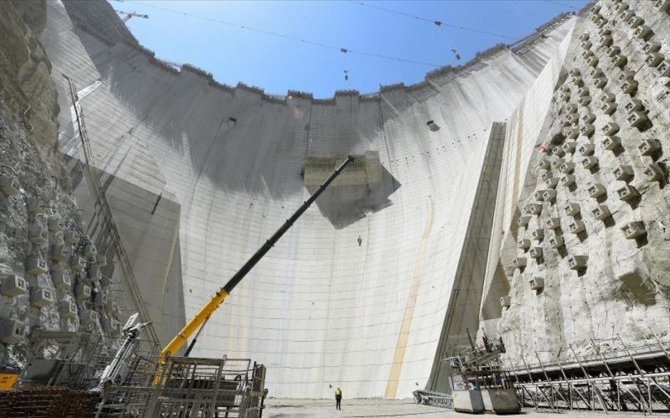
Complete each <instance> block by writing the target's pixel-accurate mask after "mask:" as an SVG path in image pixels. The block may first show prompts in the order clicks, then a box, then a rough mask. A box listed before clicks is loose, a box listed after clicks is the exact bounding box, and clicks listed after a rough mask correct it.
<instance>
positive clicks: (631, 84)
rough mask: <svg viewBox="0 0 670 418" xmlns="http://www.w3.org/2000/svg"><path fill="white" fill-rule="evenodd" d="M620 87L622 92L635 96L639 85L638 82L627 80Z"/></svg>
mask: <svg viewBox="0 0 670 418" xmlns="http://www.w3.org/2000/svg"><path fill="white" fill-rule="evenodd" d="M620 86H621V91H622V92H624V93H626V94H631V95H633V94H635V93H636V92H637V86H638V83H637V81H636V80H626V81H624V82H622V83H621V85H620Z"/></svg>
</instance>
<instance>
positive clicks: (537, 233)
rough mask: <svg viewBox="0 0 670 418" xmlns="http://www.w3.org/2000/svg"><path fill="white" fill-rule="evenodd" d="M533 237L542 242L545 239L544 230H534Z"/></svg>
mask: <svg viewBox="0 0 670 418" xmlns="http://www.w3.org/2000/svg"><path fill="white" fill-rule="evenodd" d="M531 236H532V237H533V239H535V240H538V241H542V240H543V239H544V229H542V228H537V229H536V230H534V231H533V232H532V233H531Z"/></svg>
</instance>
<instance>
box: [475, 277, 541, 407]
mask: <svg viewBox="0 0 670 418" xmlns="http://www.w3.org/2000/svg"><path fill="white" fill-rule="evenodd" d="M540 280H542V279H540ZM543 286H544V284H543ZM538 290H539V289H538ZM482 401H483V403H484V409H485V410H486V411H491V412H493V413H496V414H516V413H518V412H520V411H521V407H520V404H519V399H518V397H517V395H516V391H515V390H514V389H482Z"/></svg>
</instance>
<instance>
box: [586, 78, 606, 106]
mask: <svg viewBox="0 0 670 418" xmlns="http://www.w3.org/2000/svg"><path fill="white" fill-rule="evenodd" d="M607 83H608V80H607V78H606V77H598V78H595V79H593V85H594V86H595V87H596V88H597V89H600V90H602V89H603V88H604V87H605V86H606V85H607ZM589 102H590V100H589Z"/></svg>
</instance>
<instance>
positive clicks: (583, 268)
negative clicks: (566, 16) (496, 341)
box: [482, 0, 670, 366]
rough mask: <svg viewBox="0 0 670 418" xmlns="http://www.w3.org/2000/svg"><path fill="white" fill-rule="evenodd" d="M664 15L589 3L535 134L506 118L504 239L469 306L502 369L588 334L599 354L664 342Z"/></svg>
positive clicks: (668, 9) (653, 9) (669, 79)
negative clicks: (478, 309)
mask: <svg viewBox="0 0 670 418" xmlns="http://www.w3.org/2000/svg"><path fill="white" fill-rule="evenodd" d="M668 13H670V3H669V2H667V1H658V2H654V1H644V2H633V1H631V2H625V1H612V0H602V1H600V2H598V3H596V5H595V6H593V7H592V8H591V9H590V10H589V11H588V12H587V13H585V14H584V16H583V18H582V19H581V20H580V22H578V24H577V26H576V28H575V36H574V38H573V41H572V45H571V49H570V55H569V57H568V58H567V59H566V61H565V66H564V67H563V69H562V76H561V78H560V80H559V83H558V84H557V85H556V86H555V87H556V88H555V91H554V94H553V98H552V101H551V105H550V108H549V111H548V114H547V115H546V118H544V119H540V120H544V123H543V124H540V125H537V126H538V127H540V126H541V130H539V131H538V130H537V129H535V130H533V129H530V130H528V129H525V128H524V126H523V125H524V123H533V122H532V120H533V119H532V118H529V116H532V115H531V114H532V111H531V112H530V114H529V112H528V111H527V109H526V110H525V111H524V109H520V110H519V111H517V112H516V113H515V115H514V117H513V118H512V119H511V121H510V123H511V129H510V132H516V135H515V136H513V137H511V138H508V140H511V141H509V143H508V146H509V147H510V152H511V153H512V154H513V157H511V158H508V161H507V165H508V168H507V173H509V176H510V180H511V181H509V182H508V184H507V189H508V190H507V191H506V192H505V193H503V195H504V196H506V197H505V198H504V199H503V200H502V201H500V202H499V207H498V209H497V213H498V215H497V216H498V217H499V222H498V230H499V231H504V233H505V236H504V238H503V240H502V242H501V243H499V244H496V246H497V254H498V255H497V256H496V257H495V258H494V260H498V261H497V262H495V261H494V262H490V263H489V271H488V274H487V276H489V285H488V289H487V291H486V295H485V298H484V301H483V305H482V313H483V315H482V319H483V320H484V321H483V327H482V328H485V329H486V332H487V334H488V336H489V337H492V336H500V337H502V339H503V341H504V343H505V347H506V349H507V354H506V362H508V363H507V365H509V364H510V363H511V364H513V365H515V366H522V365H523V363H522V361H523V360H525V361H526V362H527V363H528V364H529V365H533V364H537V363H539V360H537V357H536V353H537V355H538V356H539V358H540V359H541V361H542V362H544V363H545V364H546V363H553V362H555V361H556V359H557V358H560V359H561V360H563V361H566V360H573V358H572V356H573V353H572V351H571V350H569V347H570V346H572V347H573V348H574V349H575V352H576V353H577V354H583V355H593V354H595V352H594V348H593V345H592V343H591V341H590V339H591V338H592V339H594V341H595V343H596V345H598V346H600V347H601V348H600V349H601V350H602V351H603V353H604V354H607V353H608V352H609V351H620V350H621V349H622V344H626V346H628V347H629V348H631V347H632V348H635V347H641V349H643V350H644V349H645V348H644V346H645V344H648V343H650V342H654V343H655V338H656V337H655V336H654V334H656V336H658V337H659V338H661V339H664V340H666V341H667V340H668V339H670V274H669V272H670V260H669V259H668V254H670V194H669V192H668V188H667V183H668V160H669V159H668V155H667V153H668V150H670V135H669V133H670V15H669V14H668ZM535 116H537V114H535ZM512 147H517V148H516V149H513V148H512ZM523 165H525V166H528V169H527V175H526V176H524V177H525V180H524V181H523V183H520V182H515V181H513V180H512V178H513V175H512V174H513V173H514V172H515V170H516V171H517V172H518V171H521V173H523V172H525V171H526V170H525V169H520V166H523ZM496 325H497V330H496V328H495V326H496ZM496 333H497V335H496Z"/></svg>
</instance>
